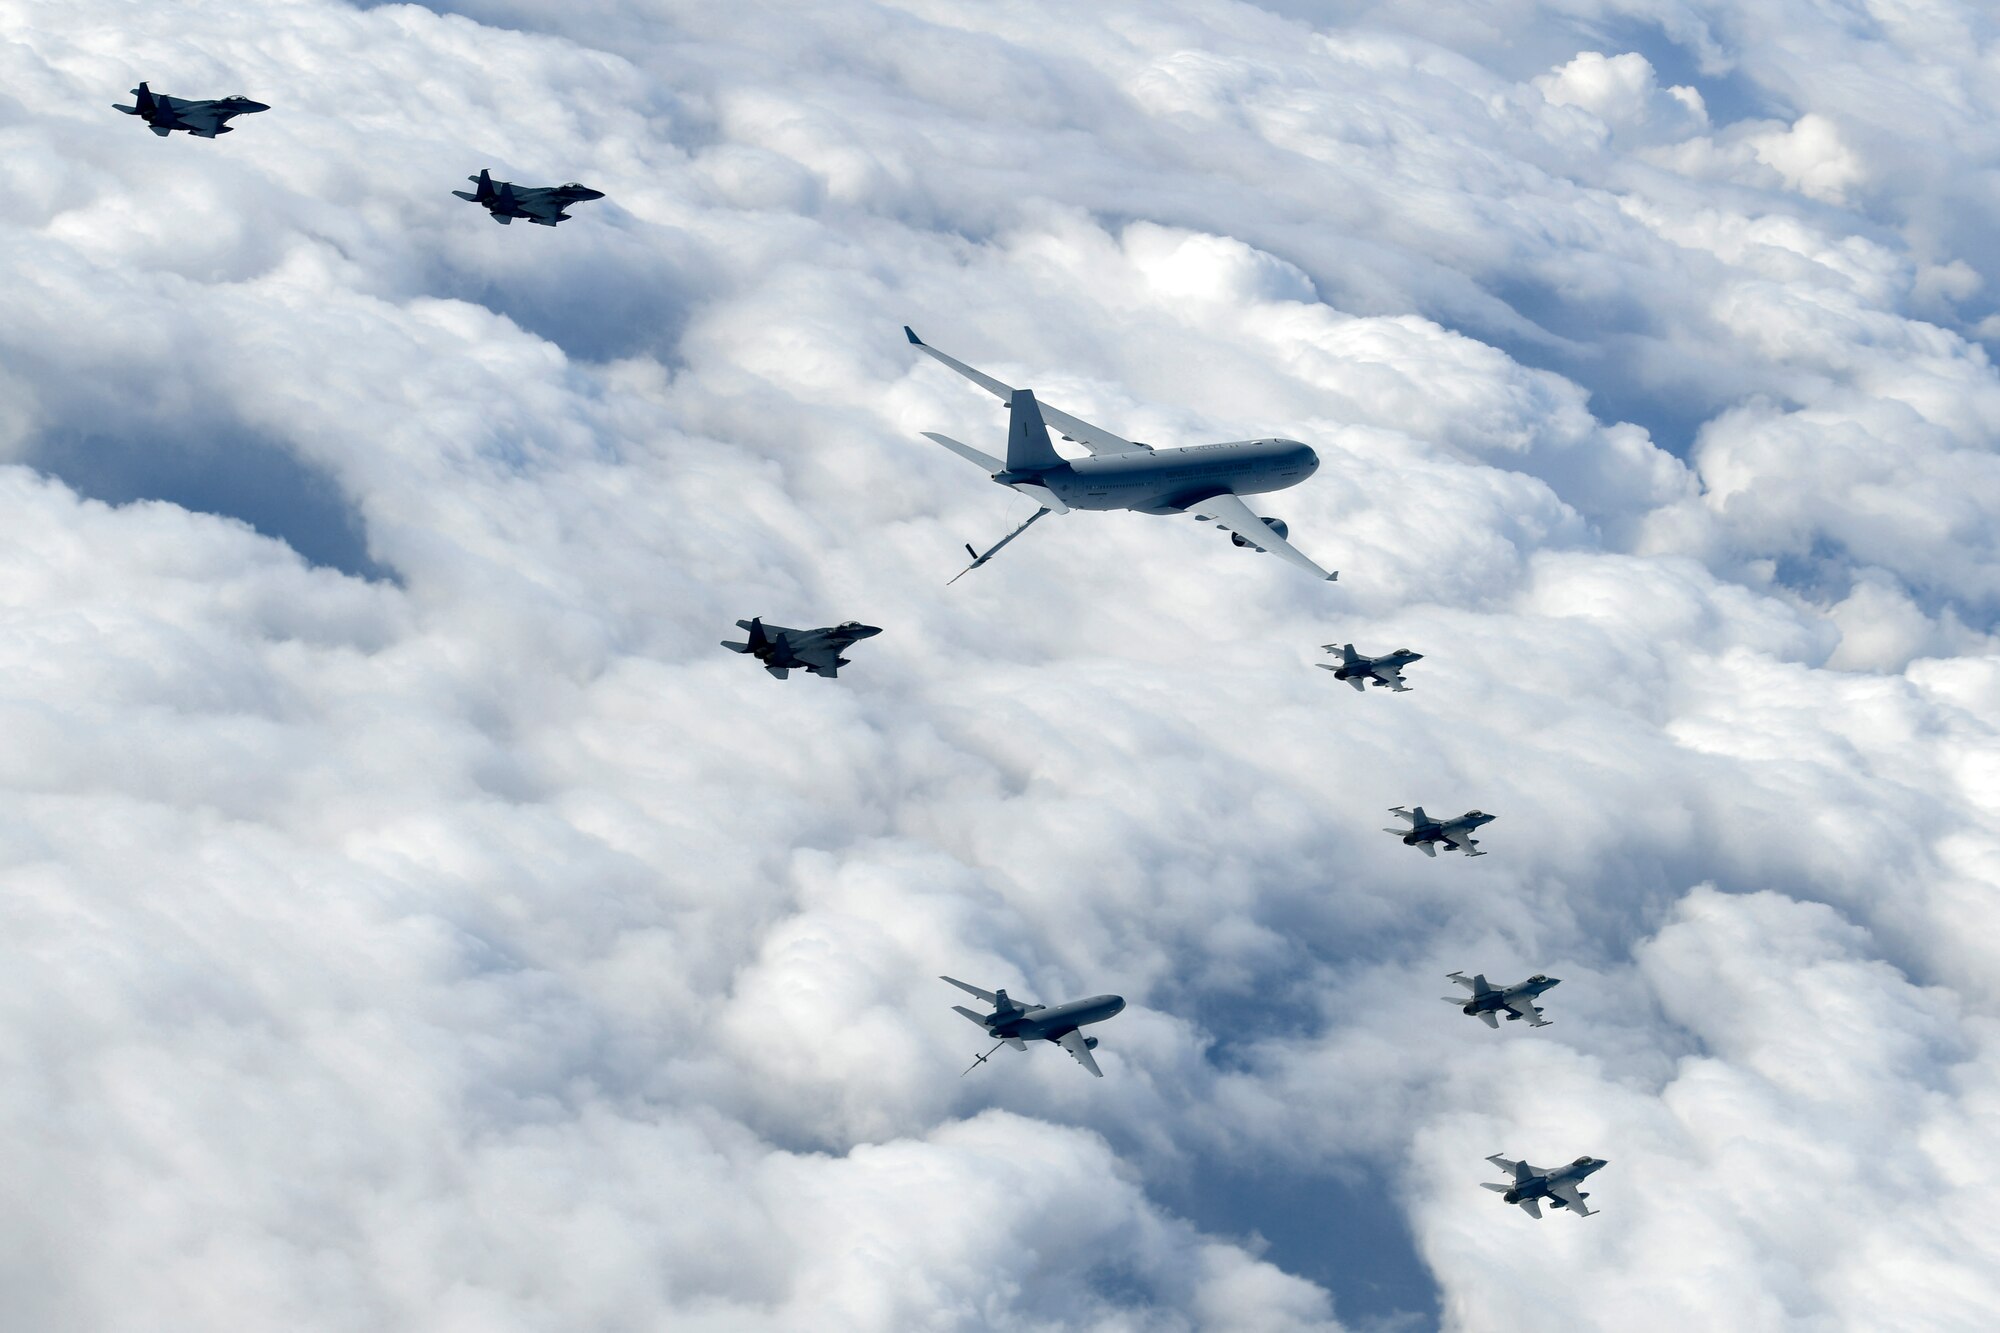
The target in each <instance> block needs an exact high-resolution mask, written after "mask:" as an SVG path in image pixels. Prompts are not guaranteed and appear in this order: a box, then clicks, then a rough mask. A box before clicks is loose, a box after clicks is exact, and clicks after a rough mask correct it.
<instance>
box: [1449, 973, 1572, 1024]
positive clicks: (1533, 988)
mask: <svg viewBox="0 0 2000 1333" xmlns="http://www.w3.org/2000/svg"><path fill="white" fill-rule="evenodd" d="M1445 975H1446V976H1448V977H1450V978H1451V979H1452V980H1453V981H1456V982H1457V983H1458V984H1459V985H1461V986H1463V987H1465V988H1466V989H1467V990H1469V991H1471V992H1472V994H1470V995H1446V996H1442V997H1441V998H1442V999H1443V1000H1444V1002H1445V1003H1446V1004H1455V1005H1457V1006H1458V1007H1459V1008H1460V1010H1462V1011H1463V1012H1465V1013H1468V1014H1472V1015H1475V1016H1476V1017H1478V1018H1479V1019H1480V1020H1482V1021H1483V1022H1484V1023H1485V1024H1486V1026H1487V1027H1490V1028H1497V1027H1499V1026H1500V1015H1501V1014H1505V1015H1507V1021H1508V1022H1510V1023H1512V1022H1515V1021H1517V1020H1519V1019H1523V1018H1525V1019H1527V1020H1528V1026H1529V1027H1531V1028H1545V1027H1547V1026H1548V1025H1549V1020H1548V1019H1546V1018H1543V1017H1542V1011H1541V1010H1540V1009H1539V1008H1537V1007H1536V1006H1535V997H1536V996H1538V995H1540V994H1541V993H1542V992H1543V991H1545V990H1547V989H1549V988H1550V987H1551V986H1560V985H1561V984H1562V978H1561V977H1545V976H1543V975H1542V974H1541V973H1539V972H1537V973H1535V975H1534V976H1532V977H1529V978H1528V979H1527V980H1526V981H1524V982H1522V983H1521V984H1520V985H1518V986H1492V985H1488V984H1487V981H1486V974H1485V973H1484V972H1476V973H1474V974H1473V975H1472V976H1470V977H1468V976H1466V975H1465V973H1463V972H1448V973H1446V974H1445Z"/></svg>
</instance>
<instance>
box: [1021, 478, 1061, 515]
mask: <svg viewBox="0 0 2000 1333" xmlns="http://www.w3.org/2000/svg"><path fill="white" fill-rule="evenodd" d="M1008 489H1009V490H1015V491H1019V492H1020V493H1021V494H1023V495H1025V496H1027V497H1028V498H1029V499H1030V500H1033V501H1034V502H1035V503H1036V504H1038V505H1040V506H1041V507H1042V508H1044V509H1046V510H1048V511H1049V512H1050V513H1051V514H1067V513H1068V512H1069V506H1068V505H1066V504H1064V503H1063V502H1062V498H1061V497H1060V496H1058V495H1057V494H1056V493H1055V492H1054V491H1052V490H1050V489H1049V488H1048V487H1046V486H1043V485H1041V484H1040V483H1038V482H1032V481H1017V482H1015V483H1014V484H1013V485H1011V486H1009V487H1008Z"/></svg>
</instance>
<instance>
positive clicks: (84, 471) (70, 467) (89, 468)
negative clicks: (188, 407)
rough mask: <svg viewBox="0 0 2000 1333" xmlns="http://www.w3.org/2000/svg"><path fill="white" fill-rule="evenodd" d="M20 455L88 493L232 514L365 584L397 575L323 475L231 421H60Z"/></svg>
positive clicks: (107, 499)
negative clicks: (372, 550)
mask: <svg viewBox="0 0 2000 1333" xmlns="http://www.w3.org/2000/svg"><path fill="white" fill-rule="evenodd" d="M21 461H23V462H25V463H27V464H28V465H29V466H30V467H33V468H35V469H36V470H37V471H40V472H44V473H47V474H48V475H49V476H52V477H55V478H56V479H57V480H59V481H61V482H62V483H63V484H64V485H66V486H68V487H69V488H70V489H72V490H74V491H76V492H77V494H79V495H82V496H85V497H86V498H88V499H92V500H98V501H102V502H103V503H105V504H109V505H128V504H135V503H138V502H140V501H143V500H163V501H166V502H167V503H168V504H175V505H179V506H180V507H181V508H183V509H187V510H191V511H193V512H195V513H201V514H215V515H218V516H220V517H223V518H233V519H236V520H237V521H238V522H241V523H247V524H248V525H249V526H251V527H252V528H255V529H256V530H257V531H258V532H259V533H261V534H263V535H264V536H266V537H269V538H271V539H273V540H274V541H280V542H283V543H284V544H285V545H287V546H289V547H291V548H292V550H294V551H296V552H298V554H299V556H300V557H301V558H302V559H304V560H305V561H306V562H307V563H309V564H313V565H318V566H321V567H323V568H326V569H334V570H338V571H339V572H341V573H342V574H346V575H348V576H349V577H350V578H357V579H365V580H367V581H368V582H371V583H382V582H387V583H394V584H398V585H400V584H401V582H402V578H401V575H399V574H398V573H397V572H396V571H395V570H394V569H391V568H390V567H389V566H387V565H384V564H381V563H379V562H378V561H376V560H375V559H374V557H373V556H371V555H370V554H369V553H368V540H367V532H366V528H365V525H364V524H363V522H362V518H361V515H360V513H359V512H358V511H357V510H356V509H355V508H354V506H353V505H352V504H351V503H350V502H349V501H348V499H347V497H346V496H345V495H343V494H342V493H341V489H340V484H339V483H338V482H336V481H335V480H334V479H333V477H332V476H331V475H330V474H329V473H327V472H325V471H323V470H322V469H320V468H317V467H315V466H313V465H312V464H310V463H307V462H305V461H303V460H302V459H300V458H299V457H298V456H297V455H296V454H294V453H292V451H291V450H289V449H287V448H286V447H285V446H283V445H282V444H279V443H276V442H274V441H271V440H266V439H262V438H260V437H258V436H256V435H254V434H252V433H251V432H249V431H247V430H244V429H242V428H240V427H237V428H224V429H221V430H218V431H211V432H200V433H197V432H192V431H190V432H188V433H185V434H181V435H178V436H176V435H174V434H170V433H160V434H155V435H148V436H146V437H144V438H141V437H139V436H137V435H109V434H100V433H97V432H93V431H84V430H77V429H59V430H54V431H47V432H44V433H42V434H40V435H38V436H36V437H35V438H34V439H33V440H32V441H31V442H30V443H29V446H28V448H27V450H26V451H25V454H24V456H23V457H22V460H21Z"/></svg>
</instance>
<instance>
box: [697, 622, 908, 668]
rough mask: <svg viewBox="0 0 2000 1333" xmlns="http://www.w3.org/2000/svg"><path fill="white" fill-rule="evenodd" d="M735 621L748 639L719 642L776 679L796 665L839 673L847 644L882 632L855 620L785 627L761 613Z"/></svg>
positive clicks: (877, 628)
mask: <svg viewBox="0 0 2000 1333" xmlns="http://www.w3.org/2000/svg"><path fill="white" fill-rule="evenodd" d="M736 623H737V625H739V626H740V627H742V628H743V629H747V630H749V631H750V642H748V643H731V642H730V641H729V640H727V639H724V640H723V641H722V646H723V647H724V648H728V649H730V650H732V651H734V652H739V653H748V654H750V655H751V656H752V657H754V658H756V659H757V660H758V661H759V662H762V663H763V664H764V670H766V671H768V672H770V673H771V674H772V675H774V676H776V677H777V678H778V679H779V680H783V679H784V678H785V677H786V675H787V674H789V673H790V672H791V671H793V670H795V669H796V668H799V667H803V668H805V669H806V670H807V671H809V672H811V673H812V674H813V675H815V676H826V677H828V678H832V677H834V676H838V675H839V674H840V669H841V668H842V667H844V666H846V665H847V659H846V658H844V657H842V656H841V653H843V652H845V651H846V649H847V646H848V645H849V644H851V643H854V642H855V641H856V640H858V639H872V638H874V637H875V636H876V635H877V634H880V633H881V632H882V630H881V627H880V626H876V625H864V624H862V623H861V622H860V621H858V620H848V621H843V622H842V623H840V624H838V625H829V626H827V627H826V628H824V629H786V628H785V627H784V626H783V625H766V624H765V623H764V619H763V617H762V616H758V617H754V618H752V619H750V620H739V621H737V622H736Z"/></svg>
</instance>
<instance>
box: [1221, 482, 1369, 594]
mask: <svg viewBox="0 0 2000 1333" xmlns="http://www.w3.org/2000/svg"><path fill="white" fill-rule="evenodd" d="M1188 510H1189V512H1191V513H1199V514H1205V515H1207V516H1208V517H1209V518H1210V519H1213V520H1214V521H1215V522H1217V523H1219V524H1221V525H1222V526H1223V527H1225V528H1228V529H1229V530H1230V531H1231V532H1233V533H1235V534H1236V535H1237V536H1239V537H1241V538H1242V539H1243V540H1244V541H1246V542H1249V543H1250V544H1251V545H1252V546H1255V547H1257V548H1258V549H1259V550H1264V551H1269V552H1270V553H1271V554H1272V555H1275V556H1277V557H1278V558H1279V559H1280V560H1283V561H1284V562H1285V563H1287V564H1291V565H1297V566H1298V567H1299V568H1300V569H1303V570H1305V571H1306V572H1307V573H1308V574H1311V575H1313V576H1314V577H1315V578H1321V579H1326V580H1329V581H1331V580H1333V579H1337V578H1339V577H1340V575H1338V574H1329V573H1327V572H1326V571H1325V570H1323V569H1321V568H1320V567H1319V566H1318V565H1316V564H1314V563H1313V562H1312V561H1311V560H1310V559H1308V558H1307V556H1306V554H1305V552H1303V551H1301V550H1299V548H1298V547H1296V546H1294V545H1292V544H1291V543H1290V542H1288V541H1286V540H1285V539H1284V538H1283V537H1280V536H1279V535H1278V534H1277V533H1276V532H1274V531H1273V530H1272V529H1270V528H1268V527H1266V526H1265V525H1264V520H1263V519H1261V518H1259V517H1257V515H1255V514H1253V513H1251V512H1250V506H1249V505H1247V504H1244V503H1243V501H1242V499H1241V497H1239V496H1235V495H1230V494H1227V493H1225V494H1222V495H1211V496H1210V497H1209V498H1208V499H1206V500H1202V501H1200V502H1198V503H1196V504H1192V505H1189V506H1188Z"/></svg>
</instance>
